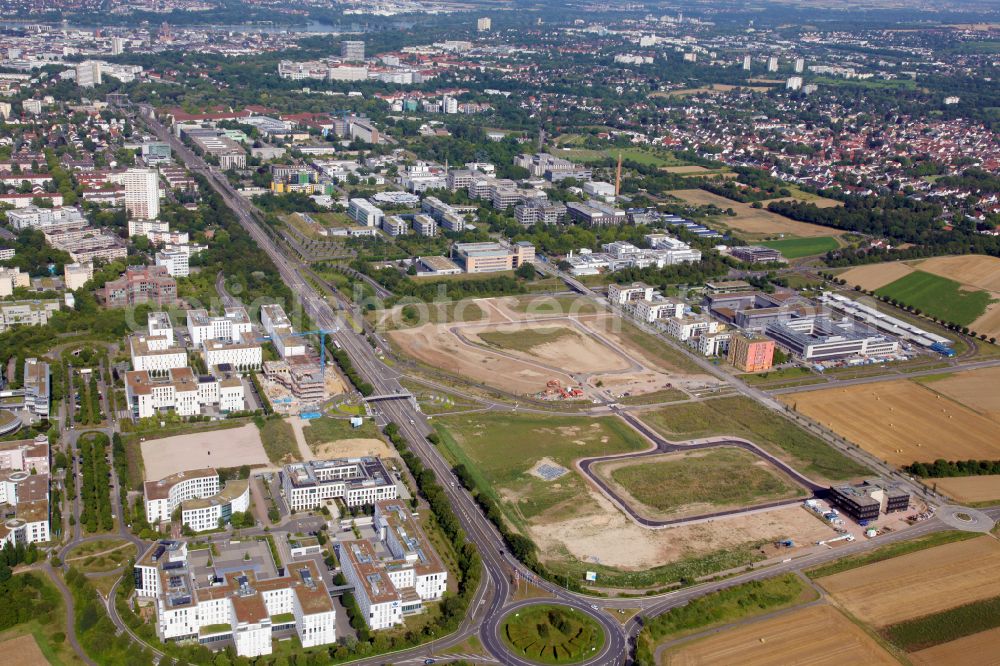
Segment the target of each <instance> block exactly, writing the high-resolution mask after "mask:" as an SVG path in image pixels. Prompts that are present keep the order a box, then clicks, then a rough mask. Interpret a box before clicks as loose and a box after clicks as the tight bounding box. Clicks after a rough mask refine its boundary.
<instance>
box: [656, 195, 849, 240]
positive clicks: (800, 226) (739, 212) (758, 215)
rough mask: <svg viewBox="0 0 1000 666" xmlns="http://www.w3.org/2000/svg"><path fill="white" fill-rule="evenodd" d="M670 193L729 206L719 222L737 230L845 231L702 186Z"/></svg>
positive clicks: (835, 233)
mask: <svg viewBox="0 0 1000 666" xmlns="http://www.w3.org/2000/svg"><path fill="white" fill-rule="evenodd" d="M670 194H672V195H673V196H675V197H679V198H681V199H683V200H684V201H686V202H688V203H691V204H694V205H696V206H705V205H708V204H715V205H716V206H718V207H719V208H721V209H722V210H726V209H727V208H732V209H733V210H734V211H736V217H726V218H724V219H723V220H722V222H723V223H725V224H726V226H728V227H730V228H731V229H735V230H737V231H743V232H746V233H752V234H790V235H792V236H801V237H816V236H840V235H841V234H843V233H844V232H843V231H841V230H839V229H834V228H833V227H823V226H820V225H818V224H808V223H806V222H797V221H795V220H790V219H788V218H787V217H784V216H782V215H778V214H776V213H772V212H771V211H769V210H767V209H766V208H753V207H752V206H751V205H750V204H745V203H740V202H738V201H733V200H732V199H727V198H726V197H721V196H719V195H718V194H712V193H711V192H706V191H705V190H674V191H673V192H670Z"/></svg>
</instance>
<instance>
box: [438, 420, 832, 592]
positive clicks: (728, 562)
mask: <svg viewBox="0 0 1000 666" xmlns="http://www.w3.org/2000/svg"><path fill="white" fill-rule="evenodd" d="M434 423H436V424H437V428H438V432H439V433H440V435H441V450H442V452H443V453H445V455H446V456H447V458H448V459H449V461H450V462H452V463H453V464H463V465H465V467H466V468H467V469H468V470H469V471H470V473H471V475H472V477H473V479H474V481H475V483H476V485H477V486H478V487H479V488H480V489H481V491H482V492H484V493H486V494H487V495H488V496H490V497H491V498H493V499H494V500H495V501H496V502H497V504H498V506H499V507H500V508H501V510H502V511H503V513H504V516H505V518H506V520H507V522H508V523H509V524H510V525H511V527H512V528H514V529H515V530H517V531H519V532H521V533H523V534H525V535H526V536H529V537H531V539H532V540H533V541H534V542H535V543H536V544H537V545H538V548H539V558H540V559H541V560H542V561H543V562H545V564H546V565H547V566H549V567H550V568H551V569H552V570H553V571H558V572H560V573H565V574H566V575H571V576H574V577H576V576H579V577H580V578H581V579H582V577H583V572H584V571H585V570H597V571H598V572H599V573H600V575H601V579H600V580H601V581H602V582H606V583H607V584H609V585H614V584H621V585H622V586H627V587H635V586H642V585H646V584H658V582H660V581H664V580H666V581H669V580H677V578H679V577H681V576H685V575H690V576H694V575H705V574H707V573H711V572H713V571H719V570H722V569H726V568H729V567H735V566H739V565H741V564H742V565H745V564H746V562H747V561H749V560H752V559H759V558H760V557H764V556H766V555H770V553H769V552H768V553H766V554H761V553H760V552H759V551H760V548H761V546H760V544H763V543H767V544H769V545H770V544H771V543H772V542H773V541H775V540H779V539H784V538H791V539H794V540H795V541H796V542H797V543H810V542H815V541H817V540H820V539H823V538H829V537H830V536H831V535H833V534H834V532H833V530H832V529H830V528H829V527H827V526H825V525H824V524H823V523H821V522H820V521H818V520H816V519H815V518H814V517H813V516H811V515H810V514H809V513H807V512H806V511H804V510H803V509H801V508H799V507H788V508H782V509H776V510H773V511H767V512H761V513H754V514H750V515H745V516H735V517H729V518H724V519H718V520H714V521H712V523H711V524H696V525H684V526H678V527H671V528H668V529H662V530H650V529H645V528H643V527H641V526H639V525H638V524H636V523H634V522H632V521H631V520H629V519H628V518H627V517H626V516H625V514H623V513H622V512H621V511H620V510H619V509H618V508H617V507H616V506H615V505H614V504H612V502H611V501H610V500H609V499H608V498H607V497H605V496H604V495H603V494H602V493H601V492H600V491H599V490H598V489H597V488H595V487H593V486H591V485H590V484H589V483H587V481H586V480H585V478H584V476H583V475H582V474H581V473H580V472H579V471H578V470H577V469H576V467H575V465H574V463H575V462H576V461H578V460H580V459H582V458H589V457H597V456H605V455H613V454H618V453H632V452H637V451H642V450H645V449H648V448H649V443H648V442H647V441H646V440H644V439H642V438H641V437H640V436H639V435H638V434H637V433H635V432H634V431H633V430H632V429H631V428H629V427H628V426H627V425H626V424H625V423H624V422H622V421H620V420H618V419H616V418H612V417H605V418H598V419H591V418H586V417H558V416H548V415H527V414H518V415H511V414H509V413H504V414H494V413H488V412H486V413H475V414H464V415H452V416H444V417H440V418H435V419H434ZM540 462H547V463H549V465H553V466H561V467H562V468H564V469H565V470H566V473H564V474H563V475H562V476H559V477H558V478H554V479H552V480H550V481H546V480H544V479H543V478H541V477H539V476H536V475H535V474H533V473H532V471H534V470H536V468H537V466H538V465H539V463H540ZM622 543H628V544H629V547H628V548H622V547H621V544H622Z"/></svg>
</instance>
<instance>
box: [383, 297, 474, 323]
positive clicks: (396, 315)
mask: <svg viewBox="0 0 1000 666" xmlns="http://www.w3.org/2000/svg"><path fill="white" fill-rule="evenodd" d="M485 315H486V313H485V312H483V309H482V308H481V307H479V305H478V304H477V303H476V302H475V301H473V300H471V299H464V300H461V301H449V302H447V303H410V304H407V305H403V306H401V307H400V308H398V309H396V310H393V311H392V313H391V314H390V315H389V316H388V317H381V318H380V319H381V321H383V322H384V323H387V324H389V325H391V326H392V327H393V328H408V327H411V326H421V325H423V324H447V323H450V322H471V321H480V320H482V319H483V318H484V317H485Z"/></svg>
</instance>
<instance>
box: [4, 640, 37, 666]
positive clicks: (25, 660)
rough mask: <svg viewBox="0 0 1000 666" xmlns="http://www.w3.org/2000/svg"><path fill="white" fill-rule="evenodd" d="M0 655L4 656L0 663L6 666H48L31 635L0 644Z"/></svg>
mask: <svg viewBox="0 0 1000 666" xmlns="http://www.w3.org/2000/svg"><path fill="white" fill-rule="evenodd" d="M0 654H3V655H4V656H3V658H2V659H0V661H2V662H3V663H4V664H5V665H6V666H48V663H49V660H48V659H46V658H45V655H44V654H42V651H41V649H40V648H39V647H38V643H37V642H36V641H35V637H34V636H32V635H31V634H25V635H24V636H18V637H17V638H11V639H8V640H5V641H3V642H0Z"/></svg>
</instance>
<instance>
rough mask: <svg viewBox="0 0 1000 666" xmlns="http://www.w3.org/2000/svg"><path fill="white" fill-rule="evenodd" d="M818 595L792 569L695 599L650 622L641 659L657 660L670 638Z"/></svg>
mask: <svg viewBox="0 0 1000 666" xmlns="http://www.w3.org/2000/svg"><path fill="white" fill-rule="evenodd" d="M815 596H816V594H815V592H814V591H813V590H811V589H810V588H808V587H806V585H805V584H804V583H803V582H802V579H800V578H799V577H798V576H796V575H795V574H791V573H789V574H785V575H783V576H778V577H776V578H768V579H766V580H762V581H753V582H750V583H744V584H743V585H737V586H735V587H730V588H727V589H725V590H720V591H718V592H713V593H711V594H707V595H705V596H703V597H699V598H697V599H693V600H691V601H689V602H688V603H687V604H685V605H683V606H679V607H677V608H674V609H671V610H669V611H667V612H666V613H663V614H662V615H658V616H656V617H654V618H652V619H650V620H648V621H647V622H646V624H645V626H644V627H643V629H642V632H641V633H640V634H639V638H638V654H637V656H638V657H639V663H642V664H652V663H654V661H653V653H654V651H655V649H656V646H657V645H659V644H660V643H663V642H666V641H667V640H674V639H677V638H680V637H682V636H686V635H690V634H693V633H696V632H698V631H703V630H705V629H709V628H711V627H717V626H721V625H724V624H729V623H731V622H736V621H738V620H744V619H747V618H751V617H754V616H757V615H763V614H765V613H770V612H773V611H776V610H778V609H781V608H786V607H788V606H794V605H796V604H799V603H804V602H806V601H810V600H811V599H814V598H815Z"/></svg>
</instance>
